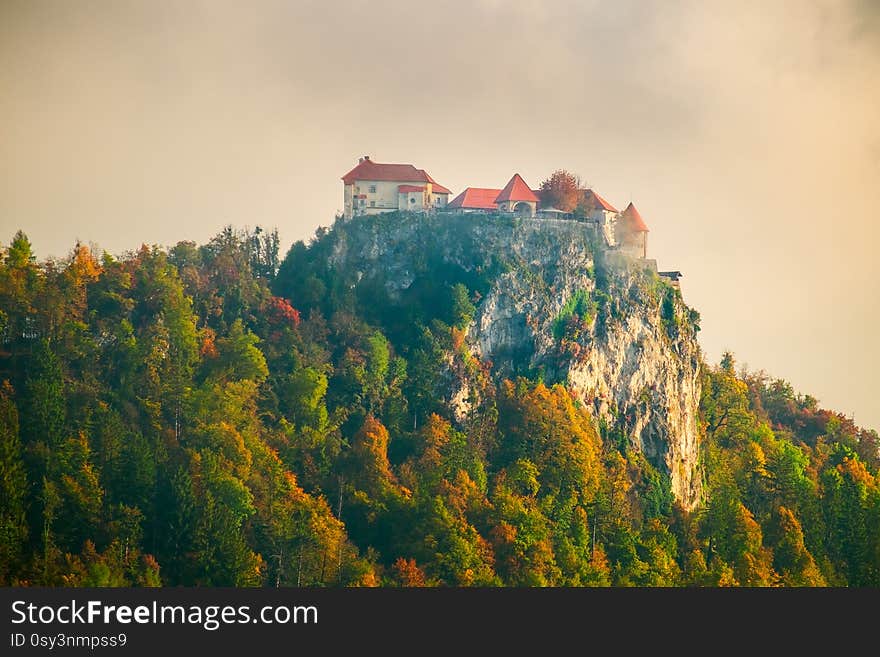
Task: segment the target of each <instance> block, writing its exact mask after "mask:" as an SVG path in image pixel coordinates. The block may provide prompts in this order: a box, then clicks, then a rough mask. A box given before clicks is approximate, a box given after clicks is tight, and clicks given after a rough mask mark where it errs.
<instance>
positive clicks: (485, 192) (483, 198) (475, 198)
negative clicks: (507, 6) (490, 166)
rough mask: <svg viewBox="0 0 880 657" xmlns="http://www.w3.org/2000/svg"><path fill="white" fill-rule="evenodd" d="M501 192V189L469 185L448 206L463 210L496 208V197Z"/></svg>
mask: <svg viewBox="0 0 880 657" xmlns="http://www.w3.org/2000/svg"><path fill="white" fill-rule="evenodd" d="M500 193H501V190H500V189H488V188H486V187H467V188H466V189H465V190H464V191H463V192H462V193H461V194H459V195H458V196H456V197H455V198H454V199H452V200H451V201H449V203H448V204H447V205H446V207H447V208H461V209H463V210H495V209H496V207H495V199H496V198H497V197H498V194H500Z"/></svg>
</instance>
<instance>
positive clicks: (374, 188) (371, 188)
mask: <svg viewBox="0 0 880 657" xmlns="http://www.w3.org/2000/svg"><path fill="white" fill-rule="evenodd" d="M375 193H376V186H375V185H370V194H375Z"/></svg>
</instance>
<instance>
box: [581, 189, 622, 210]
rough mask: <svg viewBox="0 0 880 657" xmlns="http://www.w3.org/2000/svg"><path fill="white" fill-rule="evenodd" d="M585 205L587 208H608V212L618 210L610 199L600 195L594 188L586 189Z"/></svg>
mask: <svg viewBox="0 0 880 657" xmlns="http://www.w3.org/2000/svg"><path fill="white" fill-rule="evenodd" d="M584 205H586V206H587V208H588V209H590V210H606V211H607V212H617V210H616V209H615V208H614V206H613V205H611V204H610V203H609V202H608V201H606V200H605V199H604V198H602V197H601V196H599V195H598V194H597V193H596V192H594V191H593V190H592V189H585V190H584ZM630 205H632V204H630Z"/></svg>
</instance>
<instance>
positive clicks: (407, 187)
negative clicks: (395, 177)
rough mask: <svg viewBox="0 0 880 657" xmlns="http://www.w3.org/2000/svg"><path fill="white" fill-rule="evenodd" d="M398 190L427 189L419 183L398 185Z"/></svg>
mask: <svg viewBox="0 0 880 657" xmlns="http://www.w3.org/2000/svg"><path fill="white" fill-rule="evenodd" d="M397 191H398V192H423V191H425V188H424V187H419V186H418V185H398V186H397Z"/></svg>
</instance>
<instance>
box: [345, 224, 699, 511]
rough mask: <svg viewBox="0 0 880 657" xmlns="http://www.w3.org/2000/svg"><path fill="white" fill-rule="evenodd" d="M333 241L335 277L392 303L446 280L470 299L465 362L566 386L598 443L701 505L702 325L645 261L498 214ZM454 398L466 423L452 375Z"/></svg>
mask: <svg viewBox="0 0 880 657" xmlns="http://www.w3.org/2000/svg"><path fill="white" fill-rule="evenodd" d="M332 243H333V248H332V253H331V254H330V255H329V260H330V265H331V266H332V267H335V268H337V269H339V270H340V271H343V270H344V271H346V272H347V273H348V276H347V278H348V279H349V280H351V284H352V285H353V286H354V285H357V284H359V283H360V282H361V281H373V282H374V283H376V282H378V284H379V285H381V287H382V288H384V292H385V293H386V294H387V295H388V296H389V298H391V299H395V298H396V299H400V298H402V297H405V295H406V294H407V290H409V289H410V287H411V286H413V285H419V284H422V283H423V282H424V281H423V280H422V279H425V278H426V277H427V278H430V277H431V276H437V275H440V274H438V272H441V271H442V272H444V275H447V276H448V274H449V272H453V274H455V275H457V276H458V277H459V278H460V279H461V280H463V281H465V282H466V283H467V287H468V289H469V291H470V292H471V293H472V296H473V299H474V302H475V307H476V309H475V312H473V313H472V316H469V317H468V318H467V324H466V326H465V327H463V329H464V331H465V345H464V348H465V349H466V350H467V351H468V352H469V353H470V354H471V355H472V356H474V357H476V358H479V359H480V360H481V361H483V362H489V361H491V364H492V371H493V372H494V373H496V374H497V375H498V376H515V375H518V374H525V375H530V376H540V377H543V379H544V380H545V382H547V383H552V382H557V381H558V382H562V383H564V384H565V385H566V386H567V387H568V388H569V389H570V390H572V391H573V393H574V394H575V395H576V396H577V397H578V398H579V399H580V400H581V401H582V402H583V403H585V404H586V405H588V406H589V407H590V408H591V409H592V410H593V413H594V417H595V418H596V421H597V424H599V425H600V426H601V428H602V430H603V435H604V436H605V437H606V439H608V440H617V441H628V442H629V444H630V445H631V446H632V447H633V448H635V449H638V450H640V451H641V452H642V453H643V454H644V455H645V456H646V458H647V459H648V460H649V461H650V462H651V463H652V464H653V465H654V466H655V467H657V468H658V469H660V470H661V471H663V472H665V473H666V474H668V476H669V478H670V481H671V485H672V491H673V493H674V495H675V497H676V498H677V499H678V500H679V501H680V502H681V503H682V504H683V505H684V506H685V507H687V508H692V507H693V506H694V505H695V504H696V503H697V501H698V500H699V498H700V495H701V485H700V482H701V478H700V476H699V462H698V455H699V449H698V435H697V410H698V404H699V398H700V380H699V367H700V352H699V347H698V345H697V341H696V332H697V330H698V315H697V314H696V313H695V312H694V311H692V310H690V309H689V308H688V307H687V306H685V304H684V303H683V302H682V300H681V296H680V294H679V293H678V291H677V290H674V289H673V288H672V287H670V286H669V285H668V284H667V283H665V282H663V281H662V280H661V279H660V278H659V277H658V276H657V275H656V273H655V272H654V271H653V269H652V268H650V267H648V266H646V264H647V263H645V262H644V261H641V262H639V261H634V260H630V259H627V258H624V257H621V256H618V255H617V254H615V253H614V252H609V251H607V249H606V248H605V247H604V246H602V243H601V242H600V240H599V239H597V236H596V234H595V231H594V229H593V228H592V227H591V226H590V225H588V224H584V223H579V222H574V221H564V220H530V219H514V218H511V217H508V216H500V215H490V216H482V215H464V214H440V215H436V216H424V215H401V214H397V213H395V214H391V215H379V216H376V217H369V218H367V217H364V218H359V219H355V220H353V221H350V222H347V223H341V222H340V223H338V224H337V226H336V227H335V230H334V231H333V240H332ZM453 360H454V359H453V358H450V363H452V362H453ZM452 387H453V388H454V389H453V390H452V391H451V393H450V395H449V399H448V401H449V403H450V405H452V406H453V407H454V408H453V410H454V411H455V412H456V415H457V416H458V417H459V418H462V417H463V416H465V415H466V414H467V412H468V408H469V404H471V403H473V401H474V396H475V395H477V394H478V392H477V391H476V390H475V389H474V386H473V385H472V382H470V381H469V380H468V377H467V375H466V374H465V373H464V372H463V370H462V369H461V368H459V370H457V376H456V377H455V381H454V384H453V386H452Z"/></svg>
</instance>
